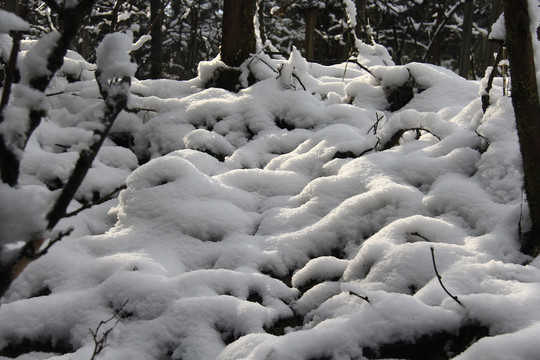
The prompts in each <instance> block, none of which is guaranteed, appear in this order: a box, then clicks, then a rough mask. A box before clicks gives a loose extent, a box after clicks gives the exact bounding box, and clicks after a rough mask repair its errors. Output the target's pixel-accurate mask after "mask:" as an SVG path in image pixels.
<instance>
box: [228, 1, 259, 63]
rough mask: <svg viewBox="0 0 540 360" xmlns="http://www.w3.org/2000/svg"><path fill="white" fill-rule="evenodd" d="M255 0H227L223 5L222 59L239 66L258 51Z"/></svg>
mask: <svg viewBox="0 0 540 360" xmlns="http://www.w3.org/2000/svg"><path fill="white" fill-rule="evenodd" d="M254 15H255V0H225V3H224V5H223V30H222V31H223V33H222V37H223V38H222V42H221V60H222V61H223V62H224V63H225V64H226V65H229V66H232V67H238V66H240V65H241V64H242V63H243V62H244V61H245V60H247V59H249V56H250V55H251V54H253V53H255V51H256V39H255V28H254V25H253V16H254Z"/></svg>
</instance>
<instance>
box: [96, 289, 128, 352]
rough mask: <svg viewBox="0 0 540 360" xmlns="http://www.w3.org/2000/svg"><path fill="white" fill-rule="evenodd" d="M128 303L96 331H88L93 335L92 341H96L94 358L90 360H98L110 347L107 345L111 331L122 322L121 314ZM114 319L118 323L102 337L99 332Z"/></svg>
mask: <svg viewBox="0 0 540 360" xmlns="http://www.w3.org/2000/svg"><path fill="white" fill-rule="evenodd" d="M128 301H129V300H126V301H124V303H123V304H122V306H121V307H120V308H119V309H118V310H116V311H115V312H114V314H113V316H111V317H110V318H108V319H107V320H101V321H100V322H99V324H98V326H97V328H96V330H95V331H94V330H92V329H88V330H89V331H90V334H92V339H93V340H94V352H93V353H92V357H91V358H90V360H94V359H96V356H98V355H99V354H100V353H101V352H102V351H103V349H105V348H106V347H107V346H109V345H110V344H107V338H108V337H109V334H110V333H111V331H113V330H114V328H115V327H116V325H117V324H118V322H119V321H120V314H121V312H122V310H124V307H125V306H126V304H127V303H128ZM114 319H116V322H115V323H114V325H112V326H111V327H110V328H109V329H108V330H106V331H104V332H103V333H102V334H101V336H99V330H100V329H101V327H102V326H105V325H107V324H108V323H109V322H111V321H113V320H114Z"/></svg>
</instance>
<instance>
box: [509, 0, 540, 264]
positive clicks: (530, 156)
mask: <svg viewBox="0 0 540 360" xmlns="http://www.w3.org/2000/svg"><path fill="white" fill-rule="evenodd" d="M503 7H504V16H505V24H506V25H505V26H506V46H507V49H508V58H509V60H510V72H511V77H512V104H513V106H514V114H515V117H516V125H517V131H518V137H519V145H520V150H521V156H522V159H523V173H524V182H525V184H524V185H525V193H526V195H527V202H528V204H529V213H530V217H531V221H532V232H531V233H529V234H528V236H525V237H524V239H522V244H521V245H522V251H523V252H525V253H527V254H529V255H532V256H537V255H538V254H539V253H540V236H539V234H540V161H538V156H539V154H540V103H539V98H538V86H537V82H536V70H535V64H534V52H533V46H532V35H531V29H530V17H529V12H528V9H527V0H504V1H503Z"/></svg>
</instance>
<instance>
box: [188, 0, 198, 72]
mask: <svg viewBox="0 0 540 360" xmlns="http://www.w3.org/2000/svg"><path fill="white" fill-rule="evenodd" d="M190 20H191V24H190V29H189V49H188V59H187V61H188V65H189V66H188V69H187V71H189V72H190V74H189V75H190V76H193V75H196V70H197V46H198V45H197V29H198V28H199V7H198V6H197V7H195V6H193V7H192V8H191V10H190Z"/></svg>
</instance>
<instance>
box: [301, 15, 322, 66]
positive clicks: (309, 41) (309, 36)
mask: <svg viewBox="0 0 540 360" xmlns="http://www.w3.org/2000/svg"><path fill="white" fill-rule="evenodd" d="M318 13H319V10H318V9H317V8H309V9H307V10H306V17H305V19H306V37H305V42H304V47H305V49H306V59H307V60H313V59H314V58H315V26H316V25H317V15H318Z"/></svg>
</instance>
